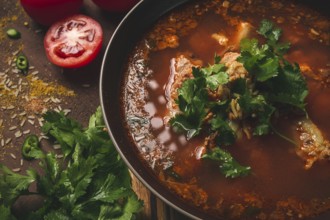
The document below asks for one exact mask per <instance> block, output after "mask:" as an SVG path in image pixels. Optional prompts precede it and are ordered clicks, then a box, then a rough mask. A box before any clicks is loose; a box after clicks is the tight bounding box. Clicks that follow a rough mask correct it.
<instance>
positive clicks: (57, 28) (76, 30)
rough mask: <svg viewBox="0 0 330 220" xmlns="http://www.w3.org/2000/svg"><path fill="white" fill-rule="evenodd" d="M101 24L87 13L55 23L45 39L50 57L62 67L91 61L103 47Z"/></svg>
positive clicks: (71, 66) (74, 66)
mask: <svg viewBox="0 0 330 220" xmlns="http://www.w3.org/2000/svg"><path fill="white" fill-rule="evenodd" d="M102 40H103V32H102V28H101V26H100V24H99V23H98V22H97V21H95V20H93V19H92V18H90V17H88V16H85V15H74V16H71V17H68V18H66V19H64V20H61V21H59V22H56V23H55V24H53V25H52V26H51V27H50V28H49V30H48V32H47V34H46V36H45V39H44V46H45V50H46V55H47V57H48V59H49V60H50V61H51V62H52V63H54V64H56V65H58V66H61V67H66V68H76V67H81V66H84V65H86V64H88V63H89V62H91V61H92V60H93V59H94V58H95V57H96V55H97V54H98V53H99V51H100V49H101V47H102Z"/></svg>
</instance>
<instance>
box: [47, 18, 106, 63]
mask: <svg viewBox="0 0 330 220" xmlns="http://www.w3.org/2000/svg"><path fill="white" fill-rule="evenodd" d="M72 19H76V20H84V21H87V22H88V23H89V24H90V27H93V28H94V29H95V30H96V33H97V35H96V36H95V41H93V43H92V44H91V45H90V46H89V47H87V49H89V48H90V47H91V48H92V49H91V50H89V51H87V52H85V54H84V55H83V56H81V57H79V58H67V59H63V58H60V57H58V56H57V55H56V54H55V52H54V50H53V49H54V48H53V47H54V46H53V40H52V38H53V36H54V33H55V31H56V30H57V29H58V27H59V26H60V25H61V24H63V23H65V22H66V21H69V20H72ZM102 42H103V31H102V27H101V25H100V24H99V23H98V22H97V21H95V20H94V19H92V18H90V17H88V16H86V15H80V14H77V15H73V16H69V17H67V18H64V19H62V20H60V21H58V22H56V23H54V24H53V25H52V26H51V27H50V28H49V29H48V31H47V33H46V35H45V38H44V48H45V52H46V56H47V58H48V60H49V61H50V62H51V63H53V64H55V65H57V66H60V67H63V68H79V67H82V66H85V65H87V64H89V63H90V62H91V61H93V60H94V59H95V58H96V56H97V55H98V54H99V52H100V50H101V48H102ZM86 54H87V55H86Z"/></svg>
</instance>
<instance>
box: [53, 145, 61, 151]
mask: <svg viewBox="0 0 330 220" xmlns="http://www.w3.org/2000/svg"><path fill="white" fill-rule="evenodd" d="M53 148H54V150H58V149H61V145H59V144H54V145H53Z"/></svg>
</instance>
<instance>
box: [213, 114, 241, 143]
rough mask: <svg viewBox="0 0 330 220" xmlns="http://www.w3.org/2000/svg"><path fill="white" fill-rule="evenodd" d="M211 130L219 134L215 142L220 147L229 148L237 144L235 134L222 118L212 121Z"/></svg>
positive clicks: (218, 117)
mask: <svg viewBox="0 0 330 220" xmlns="http://www.w3.org/2000/svg"><path fill="white" fill-rule="evenodd" d="M211 129H212V130H213V131H216V132H218V135H217V136H216V139H215V141H216V143H217V144H218V145H219V146H229V145H232V144H233V143H235V140H236V135H235V132H234V131H233V129H232V128H231V127H230V126H229V124H228V122H227V121H225V120H223V118H222V117H221V116H219V115H218V116H216V117H215V118H213V119H212V120H211Z"/></svg>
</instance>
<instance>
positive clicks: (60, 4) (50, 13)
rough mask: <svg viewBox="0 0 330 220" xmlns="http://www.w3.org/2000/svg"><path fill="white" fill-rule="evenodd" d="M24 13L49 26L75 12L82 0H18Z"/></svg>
mask: <svg viewBox="0 0 330 220" xmlns="http://www.w3.org/2000/svg"><path fill="white" fill-rule="evenodd" d="M20 3H21V5H22V6H23V8H24V10H25V11H26V13H27V14H28V15H29V16H30V17H31V18H32V19H33V20H35V21H36V22H37V23H39V24H42V25H46V26H49V25H51V24H53V23H54V22H56V21H58V20H60V19H63V18H65V17H68V16H70V15H73V14H76V13H77V12H78V11H79V9H80V8H81V6H82V4H83V0H20Z"/></svg>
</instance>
